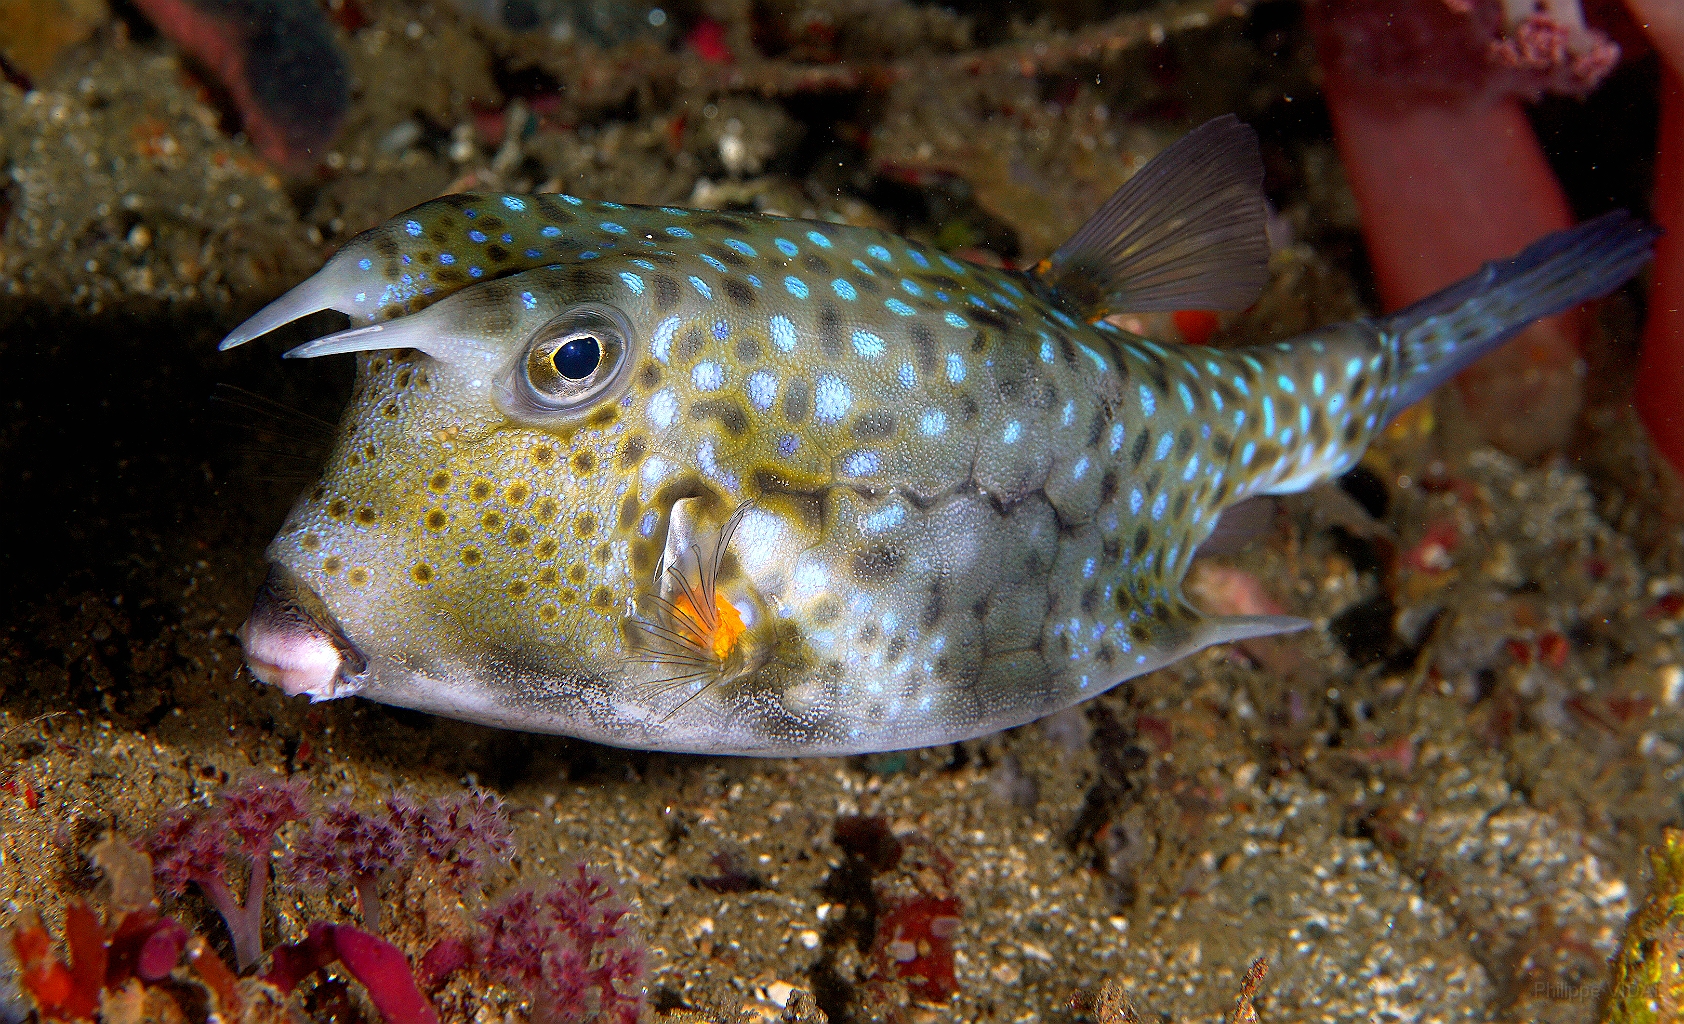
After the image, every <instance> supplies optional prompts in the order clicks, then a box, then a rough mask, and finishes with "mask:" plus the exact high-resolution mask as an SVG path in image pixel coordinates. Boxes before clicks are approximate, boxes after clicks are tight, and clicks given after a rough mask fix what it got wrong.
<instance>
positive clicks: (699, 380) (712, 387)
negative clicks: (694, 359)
mask: <svg viewBox="0 0 1684 1024" xmlns="http://www.w3.org/2000/svg"><path fill="white" fill-rule="evenodd" d="M690 383H692V384H694V385H696V390H697V391H718V390H719V388H720V386H721V385H723V384H724V383H725V368H724V367H723V366H720V365H719V364H718V363H715V362H712V361H705V362H700V363H697V364H696V365H695V367H694V368H692V369H691V371H690Z"/></svg>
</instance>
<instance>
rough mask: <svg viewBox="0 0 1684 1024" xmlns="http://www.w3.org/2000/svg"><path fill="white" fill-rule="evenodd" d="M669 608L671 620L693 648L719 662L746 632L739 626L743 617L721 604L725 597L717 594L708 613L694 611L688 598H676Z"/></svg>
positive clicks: (730, 605) (694, 607)
mask: <svg viewBox="0 0 1684 1024" xmlns="http://www.w3.org/2000/svg"><path fill="white" fill-rule="evenodd" d="M672 605H673V610H674V612H675V613H676V615H675V617H676V618H677V619H678V620H679V622H680V623H681V624H682V625H683V626H684V629H685V631H686V632H688V633H689V634H690V638H691V639H692V640H694V641H695V643H696V646H697V647H700V648H702V649H704V650H707V649H711V650H712V651H713V656H714V657H715V658H718V659H719V660H720V661H722V662H723V661H724V660H725V658H726V656H727V655H729V654H730V653H731V651H732V650H733V649H734V648H735V647H736V646H737V640H738V639H740V638H741V637H742V635H743V633H744V631H746V630H747V629H748V627H747V626H745V625H743V617H742V615H741V613H739V612H738V611H737V606H736V605H734V604H732V603H731V602H729V601H727V600H725V595H724V594H721V593H719V592H718V591H715V592H714V595H713V608H712V609H711V610H708V609H699V608H697V607H696V606H695V605H694V604H692V603H691V601H690V595H688V594H679V595H678V596H677V597H676V598H675V599H674V600H673V603H672Z"/></svg>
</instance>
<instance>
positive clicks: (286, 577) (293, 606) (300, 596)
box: [237, 565, 368, 702]
mask: <svg viewBox="0 0 1684 1024" xmlns="http://www.w3.org/2000/svg"><path fill="white" fill-rule="evenodd" d="M237 635H238V636H239V638H240V646H241V648H242V649H244V651H245V655H246V664H247V665H248V666H250V667H251V671H252V674H253V675H255V676H257V678H259V679H261V680H263V681H264V682H265V683H269V684H270V685H272V686H278V687H280V688H281V692H282V693H285V694H286V695H287V696H288V697H297V696H301V695H302V696H307V697H309V698H310V700H311V701H312V702H314V701H318V700H332V699H333V698H335V697H346V696H349V695H351V694H353V693H356V692H357V691H358V690H360V689H362V687H363V684H364V683H365V682H366V681H367V678H368V659H367V658H366V657H364V656H363V653H362V652H361V651H359V650H357V647H356V645H355V644H353V643H351V641H350V639H349V638H347V637H346V636H345V631H344V630H342V629H340V628H339V623H338V622H337V621H335V620H334V618H333V615H332V614H331V613H330V612H329V611H328V610H327V604H326V602H324V601H323V600H322V599H321V596H320V595H318V594H317V593H316V592H315V591H314V590H312V589H310V588H309V587H308V586H306V585H305V584H304V583H303V582H302V581H301V580H299V579H298V577H296V576H294V575H293V574H292V573H291V572H290V571H288V570H287V568H286V567H285V566H282V565H271V566H270V567H269V576H268V578H267V579H265V580H264V581H263V586H262V587H260V588H258V591H257V599H256V601H255V602H254V603H253V604H252V609H251V617H250V618H248V619H246V621H245V625H243V626H241V627H240V629H239V632H238V634H237Z"/></svg>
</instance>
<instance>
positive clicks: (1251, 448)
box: [1240, 441, 1257, 466]
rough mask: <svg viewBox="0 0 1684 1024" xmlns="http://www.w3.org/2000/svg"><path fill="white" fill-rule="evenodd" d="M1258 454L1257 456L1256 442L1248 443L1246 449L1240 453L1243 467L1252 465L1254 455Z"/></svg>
mask: <svg viewBox="0 0 1684 1024" xmlns="http://www.w3.org/2000/svg"><path fill="white" fill-rule="evenodd" d="M1256 454H1257V444H1256V442H1254V441H1247V442H1246V443H1245V448H1244V449H1243V450H1242V451H1241V452H1240V465H1242V466H1249V465H1251V457H1252V456H1253V455H1256Z"/></svg>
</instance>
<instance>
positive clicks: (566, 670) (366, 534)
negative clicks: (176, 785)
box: [243, 256, 755, 741]
mask: <svg viewBox="0 0 1684 1024" xmlns="http://www.w3.org/2000/svg"><path fill="white" fill-rule="evenodd" d="M647 266H648V263H647V261H642V260H639V261H638V262H637V264H636V265H634V264H633V263H632V261H631V259H630V257H629V256H628V257H627V258H618V257H616V258H600V259H598V260H595V261H592V262H590V263H580V264H574V265H571V266H553V267H546V268H540V269H536V270H530V271H526V272H523V273H519V274H515V275H512V276H509V277H505V278H500V279H497V280H493V281H487V282H484V283H480V284H476V285H474V286H472V287H469V288H466V289H463V290H461V291H459V292H457V293H455V294H453V295H451V296H449V297H448V298H446V299H443V300H442V301H439V302H436V303H434V304H433V305H431V306H428V307H427V308H426V309H424V310H422V311H420V312H417V313H413V314H410V315H408V316H404V317H402V318H400V319H395V320H392V321H389V322H387V323H383V324H378V325H375V326H371V327H364V328H359V329H355V330H349V331H345V332H341V333H340V334H337V335H331V336H329V337H326V338H322V339H318V340H316V341H314V342H310V343H308V344H306V345H304V346H301V348H300V349H297V350H294V352H293V353H289V354H290V355H295V356H315V355H325V354H329V353H335V352H352V351H354V352H358V353H359V356H358V358H359V367H358V374H357V382H356V386H355V390H354V394H353V397H352V399H351V401H350V403H349V405H348V407H347V409H346V411H345V413H344V416H343V419H342V421H341V423H340V426H339V432H338V437H337V441H336V444H335V447H334V450H333V452H332V454H331V456H330V458H329V459H328V462H327V465H326V467H325V469H324V471H323V473H322V476H321V478H320V480H319V482H317V483H316V484H315V485H314V486H313V487H312V488H310V490H308V491H307V492H306V493H305V494H304V495H303V496H301V498H300V499H299V501H298V503H297V505H296V506H295V507H294V508H293V510H292V512H291V514H290V515H289V517H288V519H287V521H286V523H285V525H284V526H283V527H282V529H281V531H280V533H279V534H278V535H277V536H276V537H275V539H274V541H273V542H272V543H271V545H270V547H269V549H268V553H267V555H268V559H269V561H270V563H271V567H272V569H271V575H270V578H269V583H268V584H266V585H265V587H264V588H263V591H262V593H261V594H260V597H259V600H258V605H257V607H256V609H255V610H254V612H253V614H252V616H251V619H250V621H249V622H248V623H247V624H246V626H245V627H244V632H243V640H244V644H245V648H246V652H247V656H248V660H249V661H250V663H251V665H252V667H253V669H254V671H255V672H256V674H257V675H258V676H259V677H260V678H263V679H265V680H267V681H269V682H272V683H276V684H278V685H280V686H281V687H282V688H283V689H285V690H286V691H287V692H288V693H290V694H306V695H308V696H310V697H311V698H313V699H317V700H321V699H328V698H332V697H340V696H346V695H348V694H352V693H359V694H362V695H364V696H368V697H372V698H374V699H377V700H381V701H384V702H387V703H393V704H399V705H403V706H408V707H413V708H417V709H420V710H427V711H433V712H436V713H441V714H447V715H450V716H453V717H457V718H467V719H471V720H477V721H482V722H487V723H490V724H501V725H512V726H518V727H522V728H529V729H530V728H539V729H550V730H553V731H563V732H569V733H573V734H582V735H599V734H598V733H597V732H594V731H593V728H592V726H591V724H590V723H591V722H592V721H598V722H603V723H610V722H611V723H613V725H612V727H610V726H607V725H604V726H603V728H604V729H606V730H608V731H607V732H604V733H601V734H600V735H599V738H604V739H608V740H611V741H612V740H614V739H615V738H616V734H615V733H614V731H615V730H621V729H624V728H626V727H627V724H626V723H637V722H645V723H647V722H651V721H657V720H662V718H661V716H663V715H669V716H670V711H671V709H670V707H669V708H667V710H666V711H661V710H659V708H658V707H657V706H656V705H657V704H658V702H645V701H643V700H642V699H641V698H640V696H639V695H640V694H644V693H646V691H647V689H648V687H647V685H646V684H647V683H648V682H649V681H650V680H651V679H653V678H658V676H659V673H658V671H653V670H651V669H650V667H649V665H648V664H647V662H648V659H647V658H644V659H642V660H639V659H638V658H636V657H634V656H632V655H631V654H629V653H628V652H630V651H631V650H632V649H633V648H635V647H637V644H635V643H633V642H632V640H630V639H628V630H634V629H635V626H636V624H637V623H638V622H640V621H642V620H643V619H646V618H647V617H648V614H647V612H648V602H649V601H650V600H651V599H657V600H658V599H659V598H660V596H661V588H660V586H659V579H660V577H661V575H662V572H663V558H664V556H665V554H666V551H665V546H666V544H667V542H668V539H669V538H668V534H669V531H670V527H671V522H672V518H673V508H674V506H675V504H677V503H678V502H681V501H684V500H685V499H691V500H690V502H689V505H691V506H693V507H694V508H693V509H692V512H693V514H692V515H691V517H690V518H691V519H697V518H698V517H700V518H701V519H703V520H708V521H715V522H719V521H723V519H724V518H726V517H728V516H729V514H730V509H729V508H727V507H726V506H725V502H724V500H723V499H722V498H721V497H720V495H719V493H717V491H716V489H713V488H709V487H705V486H701V485H699V484H698V482H697V481H699V480H701V479H702V477H701V475H700V472H699V469H700V467H697V466H694V465H693V463H694V462H695V448H694V446H693V445H682V446H670V445H669V446H666V447H663V444H664V442H662V441H661V440H660V437H661V435H662V434H663V431H664V428H666V427H670V426H672V416H673V412H672V408H671V407H670V405H669V399H667V398H663V394H664V392H663V388H664V385H665V383H666V382H667V378H668V377H669V376H671V374H672V368H671V367H669V366H668V364H667V359H668V353H669V351H670V350H671V347H672V346H674V345H681V344H682V339H680V340H678V341H675V340H674V337H673V336H674V333H675V331H676V328H677V326H678V325H679V324H681V323H682V324H704V325H705V324H706V323H707V316H708V308H709V304H708V303H707V301H706V300H705V299H704V297H703V296H702V295H701V294H699V293H697V292H696V291H694V290H692V289H688V288H686V289H684V291H683V292H682V293H681V294H678V295H673V294H665V295H664V296H663V298H664V299H665V300H666V301H665V302H664V303H658V302H657V301H656V295H655V293H656V291H657V289H656V288H655V287H654V284H653V280H652V279H651V275H650V274H649V272H648V270H646V269H645V267H647ZM646 279H649V283H648V284H645V281H646ZM663 284H670V281H664V282H663ZM658 305H659V306H660V308H659V309H657V306H658ZM711 365H712V364H710V366H711ZM716 370H717V372H724V369H723V368H722V367H714V368H712V369H706V370H698V371H696V372H697V373H712V372H716ZM685 373H686V381H685V384H686V385H687V386H693V382H691V381H690V380H689V379H688V378H689V376H690V375H691V373H690V370H689V369H686V371H685ZM703 383H704V384H705V383H706V382H705V381H704V382H703ZM667 433H674V432H671V431H668V432H667ZM680 449H682V450H684V451H687V452H688V453H689V455H688V456H684V455H681V454H680ZM680 459H687V462H686V463H685V464H684V465H679V464H678V460H680ZM652 470H654V472H652ZM710 517H713V518H712V519H710ZM692 525H694V524H692ZM640 602H642V603H643V606H644V611H643V612H642V613H640V611H639V605H640ZM733 610H735V609H733ZM747 610H748V611H749V613H750V617H751V618H753V617H754V614H755V609H753V608H748V609H747ZM751 625H752V623H751ZM645 646H646V645H645ZM581 723H582V724H581ZM668 724H669V725H670V724H671V723H668ZM622 741H623V740H622Z"/></svg>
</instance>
